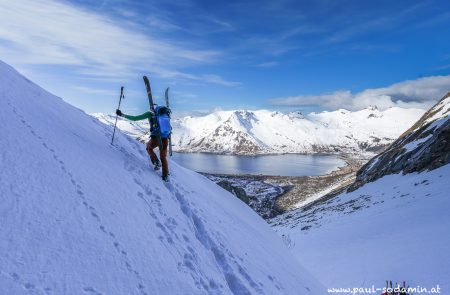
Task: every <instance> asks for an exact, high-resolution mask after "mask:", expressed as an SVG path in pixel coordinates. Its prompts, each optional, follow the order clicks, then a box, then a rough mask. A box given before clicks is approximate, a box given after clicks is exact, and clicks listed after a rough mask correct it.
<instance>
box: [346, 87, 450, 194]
mask: <svg viewBox="0 0 450 295" xmlns="http://www.w3.org/2000/svg"><path fill="white" fill-rule="evenodd" d="M449 162H450V93H448V94H447V95H446V96H444V97H443V98H442V99H441V100H440V101H439V102H438V103H437V104H436V105H434V106H433V107H432V108H431V109H430V110H429V111H427V112H426V113H425V114H424V115H423V116H422V117H421V118H420V119H419V121H417V122H416V123H415V124H414V125H413V126H412V127H411V128H410V129H409V130H408V131H406V132H405V133H403V134H402V135H401V136H400V137H399V138H398V139H397V140H396V141H395V142H394V143H392V145H391V146H389V148H388V149H386V150H385V151H384V152H383V153H381V154H380V155H378V156H376V157H374V158H373V159H372V160H370V161H369V162H368V163H367V164H366V165H364V166H363V167H362V168H361V169H360V170H359V171H358V173H357V176H356V180H355V182H354V183H353V184H352V185H351V186H350V187H349V191H353V190H355V189H357V188H359V187H361V186H362V185H364V184H365V183H367V182H372V181H375V180H377V179H379V178H381V177H383V176H385V175H389V174H397V173H400V172H402V173H403V174H407V173H412V172H422V171H425V170H433V169H436V168H439V167H441V166H443V165H446V164H448V163H449Z"/></svg>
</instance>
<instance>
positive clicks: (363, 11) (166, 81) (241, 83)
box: [0, 0, 450, 116]
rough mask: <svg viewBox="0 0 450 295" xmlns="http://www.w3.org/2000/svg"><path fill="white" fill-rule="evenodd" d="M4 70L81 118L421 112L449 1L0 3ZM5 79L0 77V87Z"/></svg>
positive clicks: (441, 55)
mask: <svg viewBox="0 0 450 295" xmlns="http://www.w3.org/2000/svg"><path fill="white" fill-rule="evenodd" d="M0 15H1V16H2V17H1V18H0V60H2V61H4V62H6V63H8V64H10V65H12V66H13V67H15V68H16V69H18V70H19V71H20V72H21V73H22V74H24V75H25V76H27V77H28V78H30V79H31V80H33V81H34V82H36V83H37V84H39V85H40V86H42V87H43V88H45V89H47V90H49V91H50V92H52V93H53V94H55V95H57V96H60V97H62V98H63V99H64V100H66V101H68V102H69V103H71V104H73V105H75V106H77V107H79V108H81V109H83V110H85V111H86V112H89V113H92V112H105V113H113V112H114V110H115V109H116V107H117V103H118V98H119V91H120V87H121V86H124V87H125V98H126V99H125V100H124V102H123V103H122V109H123V110H124V111H125V112H128V113H133V114H134V113H140V112H144V111H146V110H147V109H148V101H147V98H146V93H145V88H144V84H143V80H142V76H143V75H148V76H149V77H150V81H151V85H152V90H153V94H154V97H155V99H156V101H157V102H160V103H162V102H163V101H162V97H163V93H164V90H165V88H166V87H170V100H171V106H172V108H173V110H174V114H175V115H178V116H182V115H198V114H205V113H209V112H211V111H214V110H231V109H243V108H245V109H273V110H279V111H302V112H311V111H323V110H327V111H332V110H336V109H339V108H345V109H349V110H359V109H363V108H365V107H368V106H371V105H376V106H378V107H379V108H381V109H385V108H388V107H392V106H400V107H417V108H428V107H430V106H431V105H432V104H433V103H434V102H436V101H437V100H438V99H439V98H440V97H442V96H443V95H444V94H446V93H447V92H448V91H450V38H448V36H450V2H449V1H444V0H442V1H440V0H436V1H433V0H426V1H411V0H398V1H385V0H378V1H368V0H354V1H351V0H339V1H330V0H310V1H304V0H293V1H289V0H276V1H274V0H258V1H256V0H249V1H232V0H230V1H193V0H178V1H119V0H105V1H83V0H73V1H68V0H66V1H61V0H39V1H34V0H14V1H10V0H0ZM0 79H1V77H0Z"/></svg>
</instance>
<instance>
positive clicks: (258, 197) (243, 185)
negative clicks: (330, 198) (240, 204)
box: [201, 154, 371, 219]
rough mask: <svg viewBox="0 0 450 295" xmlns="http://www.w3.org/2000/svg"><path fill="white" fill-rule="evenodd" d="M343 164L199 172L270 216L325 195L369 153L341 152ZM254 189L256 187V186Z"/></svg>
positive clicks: (348, 179)
mask: <svg viewBox="0 0 450 295" xmlns="http://www.w3.org/2000/svg"><path fill="white" fill-rule="evenodd" d="M339 157H340V158H341V159H342V160H343V161H344V162H345V165H343V166H341V167H337V168H336V169H335V170H333V171H331V172H330V173H327V174H324V175H318V176H270V175H248V174H247V175H235V174H211V173H201V174H203V175H204V176H206V177H207V178H209V179H210V180H212V181H214V182H216V183H217V184H218V185H220V186H222V187H223V188H224V189H226V190H228V191H230V192H231V193H233V194H234V195H236V196H237V197H238V198H240V199H241V200H243V201H244V202H245V203H247V204H248V205H249V206H250V207H252V209H254V210H255V211H256V212H257V213H258V214H259V215H260V216H261V217H263V218H264V219H271V218H274V217H276V216H278V215H281V214H283V213H286V212H287V211H290V210H293V209H296V208H299V207H303V206H307V205H309V204H311V203H312V202H315V201H317V200H319V199H321V198H322V197H323V196H324V195H327V194H329V193H332V192H335V191H337V190H339V189H341V188H342V187H344V186H346V185H347V184H350V183H351V182H352V181H353V180H354V178H355V176H356V172H357V171H358V170H359V168H361V166H362V165H364V164H365V163H366V162H367V161H368V160H369V159H370V158H371V156H369V155H363V156H361V155H356V154H340V155H339ZM258 184H259V185H260V186H261V187H266V188H267V187H269V186H271V187H272V188H273V189H272V190H273V191H275V192H276V193H267V192H266V190H262V192H260V193H258V192H256V193H255V192H254V191H255V190H253V191H252V190H250V193H249V187H250V186H251V187H254V186H256V185H258ZM256 191H257V190H256Z"/></svg>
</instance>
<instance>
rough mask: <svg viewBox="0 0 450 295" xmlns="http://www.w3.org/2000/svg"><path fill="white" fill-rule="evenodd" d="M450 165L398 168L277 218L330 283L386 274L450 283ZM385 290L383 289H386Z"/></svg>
mask: <svg viewBox="0 0 450 295" xmlns="http://www.w3.org/2000/svg"><path fill="white" fill-rule="evenodd" d="M449 194H450V165H446V166H443V167H441V168H438V169H436V170H433V171H431V172H423V173H420V174H418V173H412V174H407V175H402V174H394V175H388V176H385V177H383V178H381V179H379V180H377V181H375V182H372V183H368V184H366V185H364V186H363V187H361V188H360V189H358V190H356V191H354V192H351V193H345V194H341V195H339V196H337V197H336V198H335V199H332V200H331V201H328V202H327V203H325V204H322V205H319V206H316V207H315V208H314V209H313V210H312V211H307V212H300V211H299V212H297V214H295V213H291V214H290V215H291V216H290V217H287V216H286V215H285V216H281V217H279V218H276V219H275V220H274V221H273V222H274V226H275V229H276V230H277V231H278V232H279V234H280V235H282V236H283V237H284V240H285V241H286V244H288V245H289V248H290V250H291V252H292V253H293V254H294V255H295V256H296V257H297V258H298V260H299V261H302V263H303V265H305V266H307V268H308V269H309V270H310V271H311V272H312V273H313V275H315V276H316V277H317V278H320V280H321V282H322V283H323V284H325V286H326V287H327V288H331V287H336V288H338V287H346V288H347V287H351V288H353V287H371V286H372V284H373V285H375V286H378V287H380V288H382V287H384V282H385V281H386V280H392V281H394V282H402V281H406V282H408V283H409V284H410V285H411V286H417V285H420V286H423V287H428V288H431V287H433V286H436V285H440V287H441V289H442V290H443V293H442V294H447V293H448V292H449V290H450V252H449V251H448V245H449V244H450V235H449V229H450V215H449V212H448V210H449V208H450V198H449ZM380 294H381V292H380Z"/></svg>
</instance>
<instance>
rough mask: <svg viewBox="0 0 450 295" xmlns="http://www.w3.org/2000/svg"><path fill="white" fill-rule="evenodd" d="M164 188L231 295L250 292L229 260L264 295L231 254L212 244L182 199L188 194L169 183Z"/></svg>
mask: <svg viewBox="0 0 450 295" xmlns="http://www.w3.org/2000/svg"><path fill="white" fill-rule="evenodd" d="M166 187H167V189H168V190H169V191H170V192H171V193H172V194H173V195H174V196H175V197H176V199H177V200H178V202H179V205H180V209H181V211H182V212H183V214H184V215H186V217H187V218H188V219H189V220H191V225H192V226H193V229H194V232H195V236H196V238H197V239H198V241H199V242H200V243H201V244H202V245H203V246H204V247H205V249H206V250H208V251H210V252H211V253H212V254H213V256H214V259H215V261H216V263H217V266H218V267H220V269H221V270H222V273H223V274H224V275H225V280H226V282H227V284H228V287H229V289H230V291H231V292H232V293H233V294H251V292H250V290H248V289H247V287H246V286H245V285H244V283H243V282H242V281H241V279H239V277H237V276H236V274H235V273H234V271H233V268H232V266H231V264H230V262H229V261H228V260H231V263H232V264H234V265H236V266H237V267H238V271H239V274H240V275H241V276H242V277H243V278H244V279H245V280H246V281H247V283H248V284H249V285H250V286H251V287H252V288H253V289H254V290H255V291H256V292H257V293H258V294H264V292H263V290H262V289H261V287H260V286H259V285H258V284H257V283H256V282H255V281H254V280H253V279H252V278H251V277H250V276H249V274H248V273H247V271H246V270H245V268H244V267H243V266H241V265H240V264H239V263H238V262H237V260H236V259H235V258H234V256H233V254H231V253H229V251H227V249H226V248H225V247H224V246H223V245H220V247H219V246H218V245H217V244H216V243H215V242H214V239H213V238H211V236H210V234H209V233H208V231H207V230H206V228H205V226H204V221H203V220H202V219H201V217H200V216H198V215H197V214H196V212H195V211H194V210H192V208H191V206H190V205H189V202H188V201H187V200H186V198H185V197H184V194H186V195H188V194H189V192H188V191H187V190H185V189H183V188H182V187H181V186H179V185H173V184H171V183H167V184H166ZM180 191H181V192H180ZM216 235H217V233H216ZM225 253H226V254H225ZM241 260H242V258H241Z"/></svg>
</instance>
